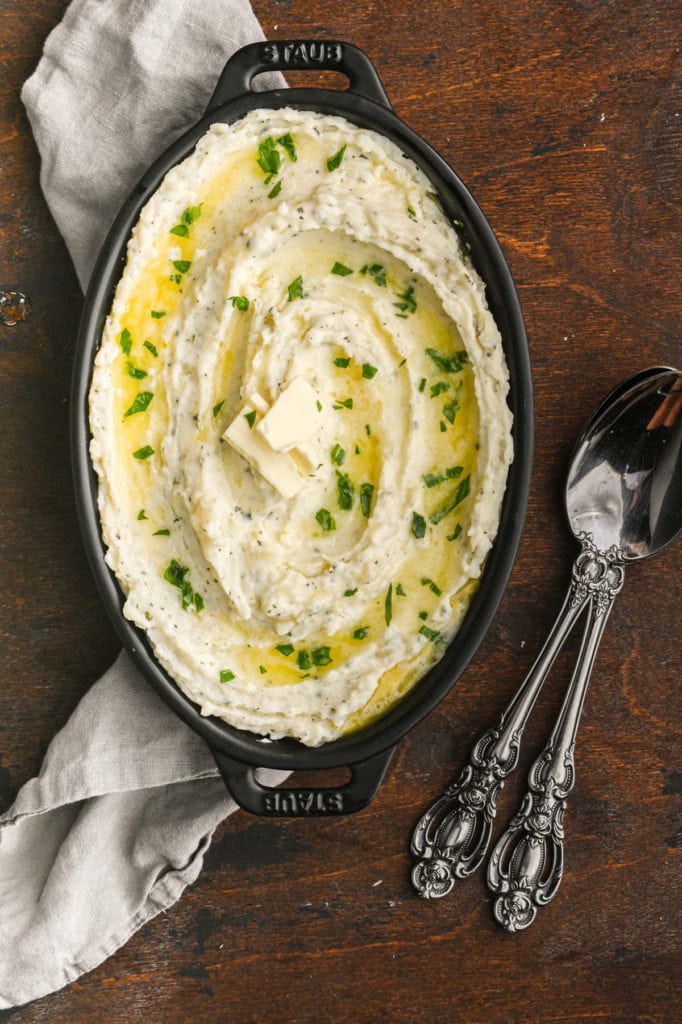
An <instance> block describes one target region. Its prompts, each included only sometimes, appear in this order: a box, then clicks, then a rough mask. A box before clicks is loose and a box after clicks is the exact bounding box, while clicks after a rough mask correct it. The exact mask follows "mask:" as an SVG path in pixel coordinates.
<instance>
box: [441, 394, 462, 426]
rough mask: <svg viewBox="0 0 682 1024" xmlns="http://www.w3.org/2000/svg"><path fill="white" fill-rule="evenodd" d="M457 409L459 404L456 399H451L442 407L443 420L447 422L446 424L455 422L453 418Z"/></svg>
mask: <svg viewBox="0 0 682 1024" xmlns="http://www.w3.org/2000/svg"><path fill="white" fill-rule="evenodd" d="M458 409H459V402H458V400H457V399H456V398H453V399H452V401H451V402H448V404H447V405H444V406H443V416H445V419H446V420H447V421H448V423H454V422H455V416H456V415H457V410H458Z"/></svg>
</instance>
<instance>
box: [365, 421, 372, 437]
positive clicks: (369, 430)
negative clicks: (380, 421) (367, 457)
mask: <svg viewBox="0 0 682 1024" xmlns="http://www.w3.org/2000/svg"><path fill="white" fill-rule="evenodd" d="M365 433H366V434H367V437H370V436H371V434H372V431H371V429H370V426H369V423H365Z"/></svg>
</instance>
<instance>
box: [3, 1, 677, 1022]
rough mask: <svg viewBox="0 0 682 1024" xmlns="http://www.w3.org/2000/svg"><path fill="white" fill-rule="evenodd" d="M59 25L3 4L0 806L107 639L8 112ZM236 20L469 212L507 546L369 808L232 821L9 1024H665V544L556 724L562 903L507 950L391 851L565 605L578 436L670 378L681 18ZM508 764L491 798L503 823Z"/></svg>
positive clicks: (65, 280) (98, 660)
mask: <svg viewBox="0 0 682 1024" xmlns="http://www.w3.org/2000/svg"><path fill="white" fill-rule="evenodd" d="M65 7H66V4H65V2H64V0H43V2H42V3H40V4H31V3H29V2H28V0H4V2H3V3H2V6H1V7H0V11H1V12H2V18H1V20H0V28H1V31H0V59H1V61H2V64H1V67H2V72H3V73H2V78H1V79H0V126H1V130H2V150H1V157H0V159H1V165H2V174H1V177H0V232H1V238H2V249H1V251H0V287H2V288H6V289H18V290H20V291H21V292H24V293H26V294H27V295H28V296H29V297H30V300H31V306H32V308H31V312H30V315H29V316H28V318H27V319H26V320H24V321H23V322H20V323H18V324H17V325H16V326H14V327H0V388H1V391H0V395H1V400H0V409H1V410H2V416H3V420H4V427H3V429H2V431H1V432H0V453H1V459H2V475H1V477H0V488H1V500H0V510H1V515H2V529H1V530H0V545H1V546H2V555H1V563H0V564H1V567H2V568H1V572H0V582H1V586H2V606H1V613H0V631H1V637H2V650H3V672H2V684H1V686H0V759H1V760H0V806H1V807H2V809H5V808H6V807H8V806H9V804H10V803H11V801H12V800H13V798H14V795H15V794H16V792H17V790H18V788H19V787H20V785H21V784H22V783H23V782H24V781H25V780H27V779H28V778H29V777H31V776H32V775H33V774H35V773H36V772H37V771H38V769H39V766H40V763H41V759H42V757H43V754H44V752H45V749H46V746H47V744H48V742H49V740H50V738H51V736H52V735H53V734H54V732H55V731H56V730H57V729H59V728H60V726H62V725H63V724H64V722H65V721H66V720H67V718H68V717H69V715H70V714H71V712H72V710H73V708H74V707H75V705H76V703H77V702H78V700H79V698H80V697H81V696H82V694H83V693H84V692H85V691H86V689H87V688H88V687H89V686H90V684H91V683H92V682H93V680H95V679H96V678H97V677H98V676H99V675H100V674H101V672H102V671H103V670H104V669H105V668H107V666H108V665H109V664H110V662H111V661H112V659H113V658H114V656H115V654H116V651H117V649H118V643H117V640H116V638H115V636H114V632H113V629H112V628H111V626H110V624H109V622H108V620H107V618H106V616H105V614H104V612H103V610H102V607H101V605H100V602H99V600H98V597H97V594H96V592H95V587H94V585H93V583H92V580H91V578H90V574H89V571H88V567H87V565H86V561H85V557H84V554H83V550H82V547H81V542H80V538H79V533H78V527H77V523H76V516H75V507H74V498H73V494H72V489H71V478H70V471H69V452H68V398H67V396H68V388H69V375H70V371H71V357H72V351H73V345H74V335H75V332H76V326H77V323H78V317H79V313H80V309H81V302H82V298H81V294H80V292H79V288H78V285H77V282H76V278H75V275H74V272H73V269H72V266H71V263H70V260H69V257H68V254H67V251H66V249H65V247H64V244H63V242H62V240H61V238H60V237H59V234H58V232H57V230H56V228H55V226H54V224H53V222H52V220H51V218H50V215H49V213H48V210H47V207H46V205H45V202H44V200H43V198H42V194H41V190H40V185H39V180H38V174H39V160H38V155H37V153H36V150H35V146H34V142H33V138H32V135H31V131H30V128H29V125H28V122H27V119H26V116H25V113H24V110H23V107H22V105H21V103H20V100H19V88H20V85H21V83H22V82H23V81H24V79H25V78H26V77H27V76H28V74H29V73H30V72H31V71H32V69H33V68H34V66H35V64H36V62H37V60H38V57H39V55H40V51H41V47H42V44H43V41H44V39H45V37H46V35H47V34H48V32H49V31H50V29H51V28H52V27H53V26H54V25H55V24H56V23H57V22H58V20H59V19H60V18H61V16H62V14H63V11H64V9H65ZM254 8H255V10H256V13H257V15H258V16H259V17H260V19H261V21H262V24H263V26H264V29H265V32H266V34H267V35H269V36H272V37H275V38H277V37H279V38H285V37H292V36H302V37H325V38H336V37H339V38H345V39H347V40H349V41H351V42H354V43H357V44H359V45H360V46H362V47H363V48H365V49H366V50H367V52H368V53H369V54H370V56H371V57H372V58H373V60H374V61H375V63H376V65H377V67H378V68H379V70H380V73H381V76H382V79H383V81H384V84H385V87H386V90H387V92H388V94H389V96H390V98H391V100H392V102H393V104H394V106H395V108H396V110H397V112H398V114H399V115H400V116H401V117H402V118H403V119H404V120H405V121H407V122H408V123H409V124H410V125H411V126H412V127H413V128H414V129H416V131H417V132H419V133H420V134H421V135H423V136H424V138H426V139H427V140H428V141H430V142H431V143H432V144H433V145H435V147H436V148H437V149H439V150H440V152H441V153H442V154H443V156H444V157H445V159H446V160H448V161H449V163H450V164H451V165H452V166H453V167H454V168H455V169H456V170H457V171H458V173H459V174H460V176H461V177H462V178H463V180H464V181H465V182H466V183H467V184H468V185H469V187H470V188H471V190H472V191H473V193H474V195H475V197H476V198H477V200H478V202H479V203H480V205H481V206H482V208H483V210H484V211H485V212H486V214H487V216H488V218H489V220H490V222H491V224H492V226H493V228H494V230H495V231H496V233H497V236H498V238H499V240H500V242H501V244H502V246H503V248H504V251H505V253H506V255H507V258H508V260H509V263H510V265H511V269H512V273H513V275H514V278H515V281H516V284H517V287H518V290H519V294H520V298H521V302H522V306H523V311H524V315H525V319H526V325H527V328H528V335H529V339H530V346H531V356H532V361H533V368H534V380H535V389H536V390H535V397H536V429H537V444H536V454H535V465H534V473H533V486H532V493H531V498H530V508H529V514H528V520H527V525H526V529H525V533H524V536H523V540H522V543H521V547H520V551H519V555H518V558H517V561H516V564H515V568H514V571H513V575H512V578H511V582H510V584H509V587H508V589H507V591H506V595H505V597H504V599H503V601H502V605H501V607H500V610H499V613H498V614H497V617H496V619H495V621H494V624H493V626H492V628H491V630H490V632H489V634H488V636H487V638H486V640H485V642H484V643H483V645H482V647H481V649H480V651H479V653H478V655H477V657H476V658H475V660H474V662H473V663H472V665H471V666H470V668H469V669H468V671H467V672H466V673H465V675H464V676H463V677H462V678H461V680H460V681H459V683H458V685H457V686H456V687H455V689H454V690H453V692H452V693H451V694H450V696H449V697H448V698H447V699H446V700H445V701H444V702H443V703H442V704H441V706H440V707H439V708H438V709H437V710H436V711H435V712H433V713H432V714H431V715H430V716H429V717H428V718H427V719H426V720H425V721H424V722H423V723H422V724H421V725H420V726H419V727H418V728H416V729H415V730H414V731H413V732H412V733H411V734H410V735H409V736H408V737H407V738H406V739H405V740H404V741H403V742H402V743H401V745H400V747H399V750H398V753H397V755H396V757H395V759H394V762H393V766H392V769H391V771H390V775H389V777H388V779H387V781H386V783H385V785H384V786H383V788H382V789H381V791H380V793H379V796H378V797H377V799H376V801H375V802H374V803H373V804H372V805H371V806H370V807H369V808H368V809H367V810H366V811H364V812H363V813H361V814H360V815H358V816H356V817H354V818H349V819H337V820H290V821H275V822H273V821H267V820H259V819H256V818H253V817H250V816H248V815H247V814H244V813H241V814H238V815H235V816H234V817H233V818H231V819H230V820H229V821H228V822H226V823H225V824H224V825H223V826H222V827H221V828H220V829H219V830H218V832H217V834H216V837H215V840H214V843H213V845H212V847H211V849H210V852H209V853H208V856H207V858H206V864H205V868H204V870H203V872H202V874H201V875H200V877H199V880H198V881H197V883H196V884H195V885H194V886H193V887H192V888H191V889H190V890H188V891H187V893H186V894H185V895H184V896H183V898H182V900H181V901H180V903H179V904H177V905H176V906H175V907H173V908H172V909H171V910H170V911H169V912H168V913H167V914H164V915H162V916H160V917H158V918H156V919H155V920H154V921H152V922H151V923H150V924H148V925H147V926H146V927H145V928H144V929H143V930H142V931H140V932H138V933H137V934H136V935H134V936H133V938H132V939H131V940H130V941H129V942H128V944H127V945H126V946H125V947H124V948H123V949H122V950H121V951H120V952H119V953H117V954H116V955H115V956H114V957H112V958H111V959H110V960H108V961H107V962H106V963H104V964H103V965H102V966H101V967H99V968H98V969H97V970H95V971H93V972H92V973H91V974H89V975H87V976H85V977H83V978H82V979H81V980H80V981H79V982H77V983H76V984H74V985H72V986H71V987H70V988H68V989H66V990H64V991H62V992H59V993H57V994H55V995H53V996H50V997H48V998H46V999H43V1000H40V1001H39V1002H36V1003H33V1004H31V1005H29V1006H27V1007H24V1008H22V1009H19V1010H17V1011H7V1013H6V1016H14V1017H15V1019H16V1021H17V1024H19V1022H21V1024H29V1022H36V1024H37V1022H48V1021H49V1022H55V1024H61V1022H64V1021H73V1022H88V1024H95V1022H100V1021H102V1022H104V1021H106V1022H107V1024H129V1022H131V1021H138V1020H139V1021H145V1022H152V1024H156V1022H163V1024H187V1022H191V1024H201V1022H209V1021H210V1022H229V1024H247V1022H253V1024H256V1022H257V1024H270V1022H273V1024H274V1022H277V1024H287V1022H289V1024H307V1022H312V1021H334V1022H338V1024H346V1022H347V1024H376V1022H379V1021H388V1022H406V1024H407V1022H409V1024H418V1022H419V1024H440V1022H443V1024H517V1022H524V1024H526V1022H528V1024H536V1022H537V1024H550V1022H551V1024H568V1022H572V1021H578V1020H579V1021H584V1022H586V1024H635V1022H642V1024H643V1022H647V1024H653V1022H655V1024H674V1022H675V1021H678V1020H680V1014H681V1013H682V1009H681V1007H680V983H679V977H680V967H681V963H680V937H679V936H680V932H679V923H680V922H679V909H680V885H679V876H678V874H677V870H678V868H679V865H678V853H679V847H680V843H681V841H682V839H681V832H680V827H679V826H680V822H679V794H680V790H681V784H682V771H680V770H679V754H680V744H679V734H680V726H681V724H682V723H681V720H680V713H679V701H678V690H679V679H680V662H679V649H680V628H679V627H680V607H681V605H680V580H681V579H682V573H681V569H682V565H681V562H680V556H681V555H682V545H680V544H678V545H677V546H676V547H674V548H672V549H671V550H669V551H668V552H667V553H666V555H665V556H662V557H659V558H658V559H656V560H655V561H651V562H645V563H642V564H640V565H638V566H636V567H634V568H632V569H631V570H629V571H628V578H627V581H626V585H625V588H624V590H623V593H622V594H621V596H620V598H619V600H618V603H617V605H616V608H615V611H614V613H613V615H612V618H611V621H610V622H609V626H608V628H607V631H606V634H605V637H604V640H603V643H602V647H601V650H600V653H599V657H598V661H597V665H596V671H595V677H594V680H593V687H592V690H591V692H590V693H589V695H588V699H587V705H586V710H585V715H584V720H583V723H582V728H581V731H580V736H579V741H578V748H577V771H578V779H577V784H576V788H575V790H574V793H573V795H572V797H571V799H570V804H569V810H568V813H567V819H566V826H567V833H568V843H567V864H566V873H565V877H564V881H563V884H562V887H561V889H560V891H559V894H558V895H557V897H556V898H555V900H554V902H553V903H552V904H551V905H550V906H549V907H548V908H546V909H545V910H544V911H542V912H541V914H540V915H539V916H538V920H537V921H536V922H535V924H534V925H533V926H532V927H531V928H530V929H529V930H528V931H526V932H523V933H520V934H518V935H516V936H509V935H507V934H505V933H503V932H502V931H501V930H500V929H499V928H498V927H497V925H496V924H495V923H494V921H493V918H492V915H491V908H490V899H489V897H488V894H487V891H486V889H485V886H484V884H483V881H482V879H481V878H480V877H476V878H474V879H470V880H469V881H468V882H466V883H464V884H462V885H461V887H460V888H459V889H458V890H457V891H456V893H455V894H454V895H452V896H451V897H449V898H448V899H447V900H442V901H439V902H427V901H423V900H419V899H417V898H416V896H415V894H414V893H413V891H412V889H411V886H410V882H409V868H410V859H409V856H408V850H407V844H408V839H409V836H410V833H411V830H412V827H413V825H414V823H415V820H416V819H417V817H418V816H419V814H420V813H421V811H422V810H423V809H424V807H425V806H426V805H427V804H428V803H429V802H430V801H431V800H432V799H433V798H434V797H435V796H436V795H437V794H438V793H439V792H440V791H441V789H442V787H443V786H444V785H445V784H446V782H447V781H448V780H449V778H450V777H451V776H452V775H453V773H454V772H455V770H457V769H459V767H460V766H461V765H462V763H463V761H464V759H465V757H466V754H467V752H468V750H469V747H470V745H471V743H472V741H473V739H474V738H475V737H476V736H477V735H478V734H479V732H480V731H481V729H482V728H483V727H486V726H487V725H488V724H489V723H492V721H493V720H494V719H495V718H496V717H497V714H498V711H499V710H501V708H502V706H503V705H504V703H505V702H506V701H507V699H508V698H509V696H510V695H511V694H512V693H513V691H514V690H515V689H516V687H517V686H518V684H519V683H520V681H521V679H522V678H523V676H524V675H525V673H526V672H527V670H528V668H529V667H530V665H531V662H532V660H533V658H534V655H535V653H536V652H537V650H538V649H539V647H540V645H541V643H542V641H543V638H544V637H545V635H546V633H547V631H548V629H549V627H550V625H551V623H552V621H553V618H554V615H555V613H556V611H557V610H558V607H559V604H560V601H561V598H562V596H563V592H564V588H565V587H566V584H567V579H568V570H569V565H570V561H571V559H572V557H573V555H574V552H575V546H574V543H573V542H572V540H571V538H570V537H569V535H568V532H567V529H566V526H565V523H564V519H563V515H562V504H561V489H562V482H563V476H564V472H565V469H566V462H567V457H568V454H569V451H570V448H571V444H572V441H573V439H574V438H575V436H576V434H577V432H578V431H579V429H580V427H581V425H582V423H583V421H584V420H585V418H586V416H587V415H588V413H589V412H590V411H591V409H592V408H593V406H594V405H595V403H596V402H597V401H598V400H599V399H600V398H601V396H602V395H603V394H604V393H605V392H606V391H607V390H608V389H609V388H610V387H611V386H613V385H614V384H615V383H616V382H617V381H619V380H620V379H621V378H623V377H625V376H627V375H628V374H630V373H631V372H633V371H634V370H636V369H638V368H642V367H645V366H647V365H652V364H656V363H663V364H672V365H674V364H675V363H677V364H678V365H679V364H680V363H681V362H682V358H681V355H682V346H681V343H680V328H679V270H680V256H681V252H680V248H681V247H680V220H679V213H680V211H679V202H676V201H678V200H679V193H677V194H676V186H679V168H680V163H679V160H680V138H681V136H682V119H681V118H680V116H679V113H678V112H677V110H676V102H675V84H676V78H675V75H676V73H677V74H679V64H677V65H676V60H677V51H676V46H677V44H678V43H679V37H680V33H681V31H682V8H680V5H679V4H678V3H676V2H675V0H658V2H657V3H656V4H643V3H640V2H639V0H619V2H616V0H584V2H582V3H578V2H568V0H565V2H555V3H547V2H546V0H514V2H510V0H500V2H496V3H487V4H483V3H464V2H461V0H450V2H445V0H440V2H439V0H423V2H421V3H413V4H401V5H398V4H390V3H386V2H378V0H368V2H367V3H364V4H341V3H339V2H338V0H290V2H285V0H282V2H279V3H277V2H266V0H256V2H255V3H254ZM678 84H679V80H678ZM570 651H572V652H573V653H574V652H575V643H573V644H572V646H571V647H570ZM569 671H570V657H569V655H567V656H566V657H565V658H562V660H561V663H560V664H559V665H558V667H557V669H556V671H555V673H554V674H553V675H552V677H551V678H550V680H549V682H548V684H547V687H546V689H545V691H543V694H542V696H541V699H540V702H539V704H538V706H537V709H536V712H535V714H534V717H533V719H532V722H531V724H530V726H529V729H528V732H527V740H526V743H525V745H524V751H523V764H524V765H525V764H527V763H528V762H529V761H530V759H531V758H532V756H534V755H535V754H536V753H537V752H538V751H539V750H540V749H541V747H542V744H543V742H544V740H545V738H546V736H547V734H548V732H549V729H550V727H551V723H552V721H553V719H554V717H555V715H556V712H557V709H558V706H559V703H560V701H561V696H562V692H563V688H564V686H565V683H566V681H567V679H568V675H569ZM523 774H524V773H521V777H520V778H519V780H518V782H515V783H514V784H509V785H508V787H507V789H506V790H505V791H504V793H503V794H502V798H501V800H500V812H501V813H500V819H501V820H505V819H506V818H507V817H508V816H509V814H510V813H511V812H512V810H513V809H514V807H515V806H516V803H517V801H518V798H519V795H520V792H521V786H522V784H523V777H522V776H523ZM0 913H1V908H0Z"/></svg>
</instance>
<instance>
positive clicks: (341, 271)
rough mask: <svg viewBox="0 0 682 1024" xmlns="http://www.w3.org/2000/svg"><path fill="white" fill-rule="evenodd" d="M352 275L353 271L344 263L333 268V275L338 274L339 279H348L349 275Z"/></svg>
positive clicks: (336, 264)
mask: <svg viewBox="0 0 682 1024" xmlns="http://www.w3.org/2000/svg"><path fill="white" fill-rule="evenodd" d="M352 273H353V271H352V270H351V269H350V267H346V266H344V264H343V263H335V264H334V266H333V267H332V274H338V276H339V277H348V275H349V274H352Z"/></svg>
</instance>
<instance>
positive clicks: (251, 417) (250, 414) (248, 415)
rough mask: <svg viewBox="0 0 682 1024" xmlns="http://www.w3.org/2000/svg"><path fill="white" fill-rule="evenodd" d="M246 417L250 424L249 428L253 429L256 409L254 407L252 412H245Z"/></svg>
mask: <svg viewBox="0 0 682 1024" xmlns="http://www.w3.org/2000/svg"><path fill="white" fill-rule="evenodd" d="M244 419H245V420H246V422H247V423H248V424H249V430H253V425H254V423H255V422H256V410H255V409H252V410H251V412H245V413H244Z"/></svg>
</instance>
